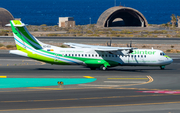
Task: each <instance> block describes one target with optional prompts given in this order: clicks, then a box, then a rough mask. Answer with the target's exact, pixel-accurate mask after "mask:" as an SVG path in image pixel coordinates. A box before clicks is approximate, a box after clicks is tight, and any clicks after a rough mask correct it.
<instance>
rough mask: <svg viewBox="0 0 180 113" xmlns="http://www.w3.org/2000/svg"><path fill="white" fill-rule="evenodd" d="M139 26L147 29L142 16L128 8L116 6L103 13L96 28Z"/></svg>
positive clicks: (146, 23) (145, 21)
mask: <svg viewBox="0 0 180 113" xmlns="http://www.w3.org/2000/svg"><path fill="white" fill-rule="evenodd" d="M121 26H139V27H147V26H148V22H147V20H146V18H145V17H144V15H143V14H142V13H141V12H139V11H138V10H136V9H133V8H130V7H122V6H116V7H111V8H109V9H107V10H106V11H104V12H103V13H102V14H101V16H100V17H99V19H98V21H97V27H121Z"/></svg>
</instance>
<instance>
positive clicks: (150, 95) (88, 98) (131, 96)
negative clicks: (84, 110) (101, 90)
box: [0, 93, 180, 103]
mask: <svg viewBox="0 0 180 113" xmlns="http://www.w3.org/2000/svg"><path fill="white" fill-rule="evenodd" d="M169 95H173V96H174V95H180V94H154V93H153V94H149V95H129V96H108V97H87V98H67V99H47V100H15V101H0V102H1V103H17V102H22V103H25V102H45V101H51V102H53V101H70V100H91V99H92V100H96V99H110V98H134V97H154V96H169Z"/></svg>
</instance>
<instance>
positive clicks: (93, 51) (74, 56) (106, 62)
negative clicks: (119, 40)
mask: <svg viewBox="0 0 180 113" xmlns="http://www.w3.org/2000/svg"><path fill="white" fill-rule="evenodd" d="M9 26H11V28H12V32H13V35H14V39H15V43H16V47H17V50H10V51H9V52H10V53H11V54H16V55H20V56H24V57H29V58H31V59H35V60H38V61H42V62H46V63H50V64H57V65H83V66H87V67H89V68H90V69H91V70H96V68H99V69H101V70H106V69H107V68H109V67H115V66H159V67H160V69H162V70H163V69H164V68H165V66H166V65H169V64H171V63H172V62H173V60H172V59H171V58H170V57H169V56H167V55H165V53H164V52H163V51H161V50H157V49H137V48H133V47H131V45H130V46H128V47H111V46H96V45H85V44H77V43H64V44H66V45H68V46H70V47H71V48H61V47H57V46H53V45H49V44H45V43H43V42H41V41H39V40H38V39H37V38H36V37H34V36H32V35H31V34H30V33H29V31H28V30H27V28H26V25H25V24H24V23H22V22H21V21H19V20H11V21H10V24H9Z"/></svg>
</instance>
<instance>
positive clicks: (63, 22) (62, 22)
mask: <svg viewBox="0 0 180 113" xmlns="http://www.w3.org/2000/svg"><path fill="white" fill-rule="evenodd" d="M66 21H74V18H73V17H59V27H66Z"/></svg>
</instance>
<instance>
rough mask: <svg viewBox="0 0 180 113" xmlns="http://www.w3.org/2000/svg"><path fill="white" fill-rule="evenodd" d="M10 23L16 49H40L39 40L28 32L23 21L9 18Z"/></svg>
mask: <svg viewBox="0 0 180 113" xmlns="http://www.w3.org/2000/svg"><path fill="white" fill-rule="evenodd" d="M10 24H11V28H12V31H13V35H14V39H15V43H16V47H17V49H18V50H23V49H27V48H31V49H32V48H33V49H42V46H41V44H40V43H41V42H40V41H39V40H38V39H36V38H35V37H34V36H32V35H31V34H30V33H29V31H28V30H27V28H26V26H25V24H24V23H22V22H21V21H20V20H11V21H10Z"/></svg>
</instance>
